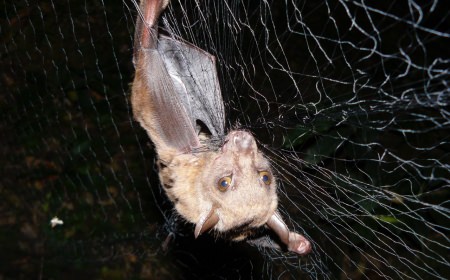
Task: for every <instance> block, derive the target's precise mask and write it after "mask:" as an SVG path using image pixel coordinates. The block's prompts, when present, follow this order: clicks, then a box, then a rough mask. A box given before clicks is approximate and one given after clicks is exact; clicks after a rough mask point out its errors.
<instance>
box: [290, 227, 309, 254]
mask: <svg viewBox="0 0 450 280" xmlns="http://www.w3.org/2000/svg"><path fill="white" fill-rule="evenodd" d="M288 249H289V251H291V252H294V253H297V254H299V255H306V254H308V253H309V252H311V249H312V247H311V242H309V240H308V239H306V238H305V237H304V236H303V235H301V234H298V233H296V232H292V231H290V232H289V244H288Z"/></svg>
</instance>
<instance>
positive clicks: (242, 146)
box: [226, 130, 256, 153]
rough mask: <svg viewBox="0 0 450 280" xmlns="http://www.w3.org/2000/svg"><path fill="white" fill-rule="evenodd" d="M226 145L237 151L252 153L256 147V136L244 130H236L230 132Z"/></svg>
mask: <svg viewBox="0 0 450 280" xmlns="http://www.w3.org/2000/svg"><path fill="white" fill-rule="evenodd" d="M226 145H228V146H230V148H231V149H232V150H234V151H236V152H240V153H250V152H252V151H254V150H255V149H256V143H255V138H253V136H252V135H251V134H250V133H248V132H247V131H243V130H235V131H232V132H230V133H229V135H228V139H227V143H226Z"/></svg>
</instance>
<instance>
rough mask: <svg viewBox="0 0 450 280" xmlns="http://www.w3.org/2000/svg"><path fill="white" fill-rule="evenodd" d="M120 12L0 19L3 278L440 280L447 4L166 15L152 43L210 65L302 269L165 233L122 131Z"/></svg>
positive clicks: (211, 4) (29, 1) (60, 5)
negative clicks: (303, 247) (174, 43)
mask: <svg viewBox="0 0 450 280" xmlns="http://www.w3.org/2000/svg"><path fill="white" fill-rule="evenodd" d="M137 4H138V3H137V2H135V1H134V0H124V1H120V0H119V1H102V0H101V1H78V0H62V1H56V0H44V1H35V0H23V1H6V0H4V1H3V5H2V6H3V7H2V9H1V18H0V20H1V43H0V54H1V60H0V65H1V77H0V81H1V84H2V91H3V94H2V95H1V97H0V106H1V110H0V114H1V118H0V129H1V140H2V145H1V147H0V151H1V154H2V156H1V157H0V160H1V165H2V168H1V170H2V174H1V181H0V182H1V185H0V186H1V188H0V190H1V197H2V198H1V201H2V202H1V203H0V209H1V215H0V225H1V226H0V233H1V234H0V242H1V247H2V254H0V268H1V269H0V278H5V277H6V278H11V277H14V278H15V277H22V278H28V277H29V276H34V277H36V276H39V277H41V278H42V277H44V278H60V277H65V278H69V279H70V278H77V279H79V278H80V277H81V276H84V277H90V278H94V277H95V278H113V277H115V278H149V279H183V278H186V279H194V278H195V279H199V278H200V279H216V278H220V279H237V278H241V279H242V278H243V279H247V278H250V277H253V278H255V279H258V278H266V279H272V278H274V279H279V278H280V279H299V278H302V279H445V278H447V277H448V275H449V271H450V262H449V247H450V242H449V236H450V233H449V227H450V223H449V215H450V213H449V211H450V210H449V206H450V202H449V198H450V196H449V192H450V190H449V183H450V171H449V166H450V165H449V164H450V138H449V136H450V134H449V132H450V130H449V128H450V112H449V108H450V107H449V104H450V95H449V86H448V83H449V62H450V61H449V48H450V45H449V37H450V33H449V29H450V28H449V12H448V7H447V8H445V7H446V5H445V1H438V0H435V1H412V0H409V1H364V0H359V1H333V0H330V1H296V0H286V1H237V0H234V1H233V0H229V1H212V0H203V1H195V0H192V1H187V0H172V1H171V3H170V5H169V7H168V9H167V10H166V11H165V12H164V13H163V15H162V17H161V19H160V26H161V28H162V29H161V30H162V31H161V32H162V33H164V34H166V35H169V36H176V37H181V38H183V39H184V40H186V41H188V42H190V43H192V44H194V45H196V46H198V47H199V48H201V49H204V50H206V51H208V52H209V53H211V54H212V55H214V56H215V57H216V59H217V64H218V73H219V76H220V77H219V78H220V84H221V88H222V95H223V97H224V102H225V107H226V115H227V128H228V129H231V128H236V127H239V128H244V129H247V130H249V131H251V132H252V134H253V135H255V138H256V139H257V141H258V144H259V146H260V147H261V148H262V149H263V150H264V152H265V154H266V155H267V157H268V158H270V161H271V162H272V165H273V168H274V170H275V172H276V176H277V178H278V181H279V189H278V193H279V197H280V206H279V208H280V212H281V213H282V215H283V217H284V218H285V220H286V223H287V224H288V226H289V227H290V228H291V229H294V230H295V231H297V232H300V233H302V234H304V235H305V236H306V237H307V238H308V239H309V240H311V242H312V244H313V251H312V252H311V253H310V254H309V255H307V256H304V257H299V256H297V255H295V254H293V253H289V252H285V251H282V250H275V249H271V248H268V247H262V246H259V245H258V244H249V243H247V242H241V243H232V242H230V241H227V240H222V239H217V240H216V239H215V238H213V237H211V235H209V236H208V235H205V236H202V237H200V238H199V239H197V240H195V239H194V237H193V225H191V224H187V223H186V222H184V221H183V220H181V219H180V218H178V217H177V215H176V214H175V213H174V212H173V208H172V205H171V203H170V202H169V200H168V199H167V198H166V197H165V194H164V193H163V191H162V189H161V187H160V185H159V182H158V177H157V172H156V168H155V153H154V150H153V147H152V145H151V144H150V141H149V139H148V137H147V135H146V134H145V132H144V130H143V129H142V128H141V127H140V126H139V125H138V124H137V123H136V122H135V121H134V120H133V117H132V113H131V108H130V101H129V95H130V83H131V81H132V79H133V73H134V69H133V64H132V52H133V50H132V46H133V33H134V26H135V19H136V16H137V14H138V12H137V9H136V7H137Z"/></svg>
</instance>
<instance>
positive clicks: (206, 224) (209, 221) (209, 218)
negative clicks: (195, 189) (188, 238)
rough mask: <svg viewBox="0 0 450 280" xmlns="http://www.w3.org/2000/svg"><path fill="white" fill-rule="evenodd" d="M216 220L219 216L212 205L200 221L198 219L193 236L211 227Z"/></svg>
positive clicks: (217, 220)
mask: <svg viewBox="0 0 450 280" xmlns="http://www.w3.org/2000/svg"><path fill="white" fill-rule="evenodd" d="M218 222H219V216H218V215H217V213H216V209H215V208H214V207H213V208H211V210H210V211H209V213H205V215H202V217H201V218H200V221H198V223H197V225H196V226H195V231H194V235H195V238H197V237H198V236H199V235H200V234H202V233H204V232H205V231H207V230H209V229H211V228H213V227H214V226H215V225H216V224H217V223H218Z"/></svg>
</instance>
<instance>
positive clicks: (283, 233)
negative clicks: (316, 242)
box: [266, 213, 311, 255]
mask: <svg viewBox="0 0 450 280" xmlns="http://www.w3.org/2000/svg"><path fill="white" fill-rule="evenodd" d="M266 225H267V226H268V227H269V228H270V229H272V230H273V231H274V232H275V233H276V234H277V235H278V237H279V238H280V240H281V242H283V243H284V244H286V246H287V247H288V250H289V251H292V252H295V253H297V254H299V255H306V254H308V253H309V252H310V251H311V243H310V242H309V240H308V239H306V238H305V237H304V236H303V235H301V234H298V233H296V232H292V231H289V229H288V227H287V225H286V224H285V223H284V222H283V220H282V219H281V217H280V215H279V214H278V213H275V214H273V215H272V217H270V219H269V220H268V221H267V223H266Z"/></svg>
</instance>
